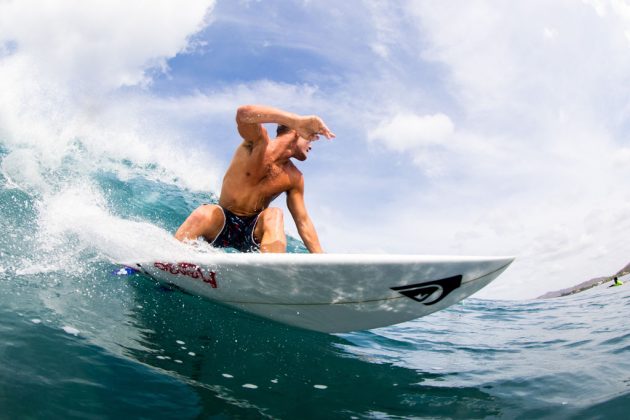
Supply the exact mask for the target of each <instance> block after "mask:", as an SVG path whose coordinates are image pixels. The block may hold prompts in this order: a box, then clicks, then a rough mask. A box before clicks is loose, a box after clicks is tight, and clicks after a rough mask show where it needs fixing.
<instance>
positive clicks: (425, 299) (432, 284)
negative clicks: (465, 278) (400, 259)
mask: <svg viewBox="0 0 630 420" xmlns="http://www.w3.org/2000/svg"><path fill="white" fill-rule="evenodd" d="M461 285H462V276H461V274H460V275H457V276H452V277H446V278H443V279H439V280H431V281H426V282H422V283H416V284H408V285H406V286H396V287H390V289H391V290H395V291H396V292H398V293H400V294H402V295H404V296H407V297H408V298H411V299H413V300H415V301H416V302H420V303H422V304H424V305H427V306H430V305H435V304H436V303H438V302H439V301H441V300H442V299H444V298H445V297H446V296H448V295H449V294H450V293H451V292H452V291H453V290H455V289H457V288H459V287H460V286H461Z"/></svg>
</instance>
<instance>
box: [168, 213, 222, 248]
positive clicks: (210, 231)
mask: <svg viewBox="0 0 630 420" xmlns="http://www.w3.org/2000/svg"><path fill="white" fill-rule="evenodd" d="M224 224H225V214H224V213H223V210H222V209H221V207H219V206H217V205H214V204H205V205H203V206H199V207H197V209H195V211H193V212H192V213H191V214H190V216H188V218H187V219H186V220H185V221H184V223H182V225H181V226H180V227H179V229H177V232H175V239H178V240H180V241H184V240H195V239H197V238H198V237H200V236H202V237H203V238H204V239H205V240H207V241H208V242H212V241H213V240H214V238H216V237H217V235H218V234H219V233H221V229H222V228H223V225H224Z"/></svg>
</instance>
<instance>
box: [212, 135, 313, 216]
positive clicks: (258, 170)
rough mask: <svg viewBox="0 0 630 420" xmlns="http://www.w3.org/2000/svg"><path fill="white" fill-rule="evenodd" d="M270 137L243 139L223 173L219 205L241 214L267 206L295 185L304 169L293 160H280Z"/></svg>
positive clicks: (246, 214)
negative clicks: (301, 170)
mask: <svg viewBox="0 0 630 420" xmlns="http://www.w3.org/2000/svg"><path fill="white" fill-rule="evenodd" d="M273 146H274V145H273V144H272V142H271V141H261V142H258V143H242V144H241V145H240V146H239V147H238V148H237V149H236V153H235V154H234V157H233V158H232V162H231V163H230V166H229V167H228V170H227V172H226V173H225V176H224V177H223V186H222V187H221V197H220V198H219V205H221V207H223V208H226V209H228V210H229V211H231V212H232V213H235V214H237V215H239V216H249V215H254V214H257V213H259V212H261V211H262V210H264V209H266V208H267V207H268V206H269V204H270V203H271V202H272V201H273V200H274V199H275V198H276V197H277V196H278V195H280V194H282V193H283V192H287V191H289V190H291V188H293V187H294V186H295V185H296V183H297V182H299V179H300V178H301V176H302V174H301V172H300V171H299V170H298V169H297V168H296V167H295V165H293V163H292V162H291V161H288V160H285V161H284V162H281V163H278V160H279V159H277V157H276V156H275V154H274V147H273Z"/></svg>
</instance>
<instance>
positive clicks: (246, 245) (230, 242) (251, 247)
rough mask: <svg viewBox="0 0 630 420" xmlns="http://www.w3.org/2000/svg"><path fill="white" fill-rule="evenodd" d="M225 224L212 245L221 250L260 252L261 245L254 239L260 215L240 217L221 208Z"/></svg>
mask: <svg viewBox="0 0 630 420" xmlns="http://www.w3.org/2000/svg"><path fill="white" fill-rule="evenodd" d="M219 208H220V209H221V210H222V211H223V215H224V216H225V222H224V223H223V227H222V228H221V231H220V232H219V234H218V235H217V237H216V238H214V240H213V241H212V242H211V243H210V244H211V245H212V246H215V247H219V248H234V249H236V250H238V251H241V252H258V251H260V243H259V242H257V241H256V239H254V228H255V227H256V222H258V217H259V216H260V213H258V214H254V215H253V216H238V215H236V214H234V213H232V212H231V211H229V210H227V209H224V208H223V207H221V206H219Z"/></svg>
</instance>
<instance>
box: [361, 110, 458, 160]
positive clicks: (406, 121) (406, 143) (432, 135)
mask: <svg viewBox="0 0 630 420" xmlns="http://www.w3.org/2000/svg"><path fill="white" fill-rule="evenodd" d="M453 132H454V126H453V122H452V121H451V119H450V118H449V117H448V116H446V115H444V114H433V115H414V114H412V113H399V114H396V115H394V116H393V117H392V118H389V119H387V120H385V121H382V122H381V123H380V124H379V125H378V126H377V127H376V128H375V129H374V130H372V131H371V132H370V133H369V136H368V139H369V140H370V141H378V142H380V143H382V144H383V145H385V147H387V148H388V149H391V150H395V151H397V152H405V151H418V150H420V149H422V148H425V147H428V146H434V145H440V144H444V142H445V140H446V139H448V137H450V136H451V135H452V134H453Z"/></svg>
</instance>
